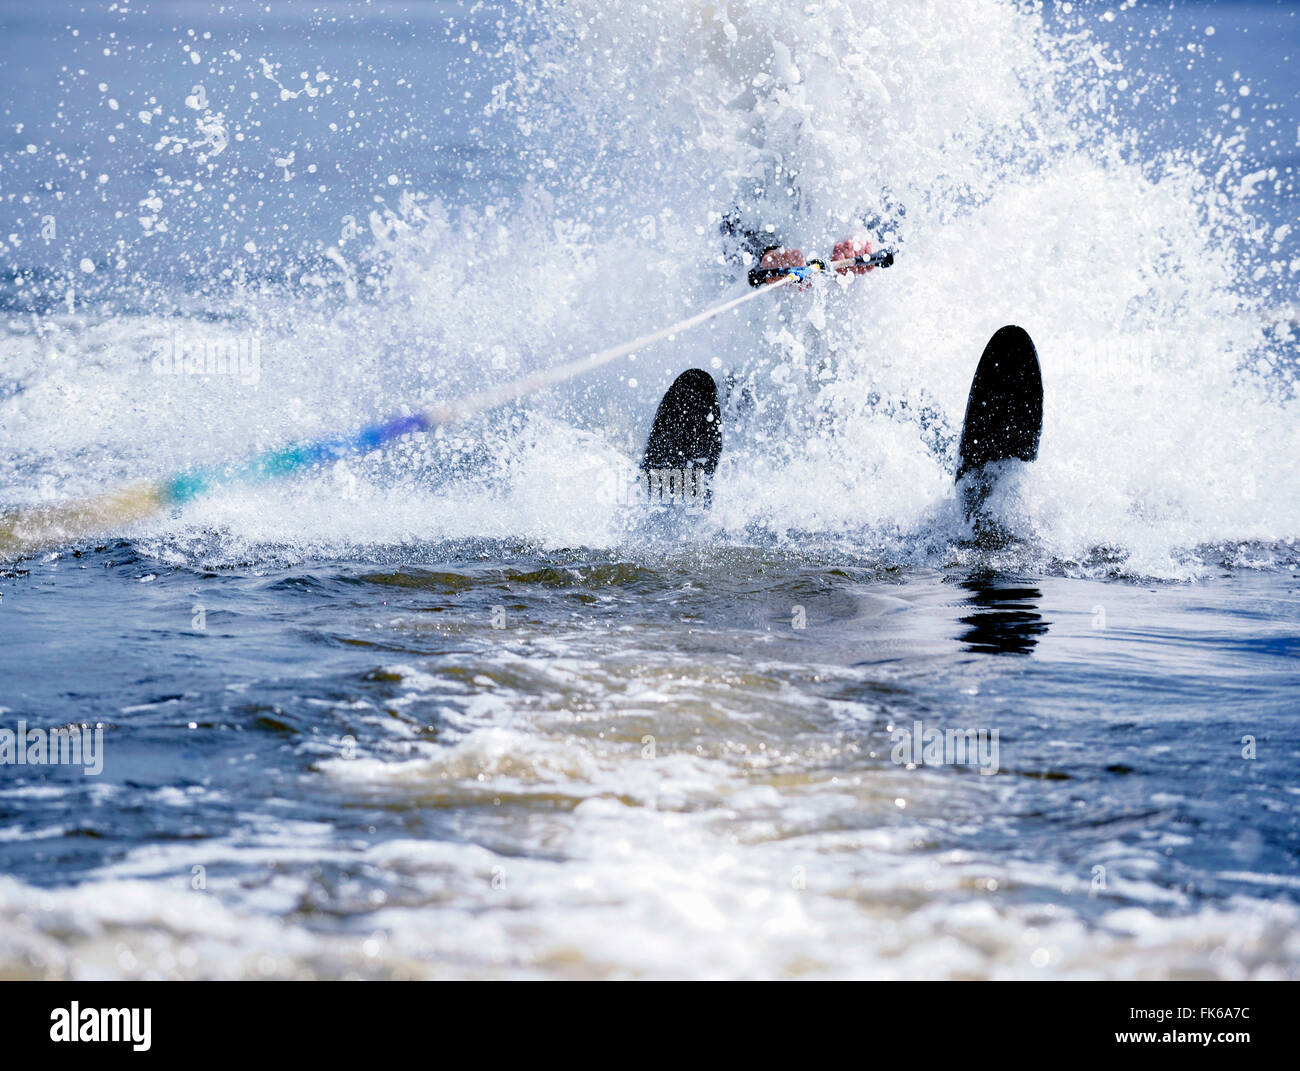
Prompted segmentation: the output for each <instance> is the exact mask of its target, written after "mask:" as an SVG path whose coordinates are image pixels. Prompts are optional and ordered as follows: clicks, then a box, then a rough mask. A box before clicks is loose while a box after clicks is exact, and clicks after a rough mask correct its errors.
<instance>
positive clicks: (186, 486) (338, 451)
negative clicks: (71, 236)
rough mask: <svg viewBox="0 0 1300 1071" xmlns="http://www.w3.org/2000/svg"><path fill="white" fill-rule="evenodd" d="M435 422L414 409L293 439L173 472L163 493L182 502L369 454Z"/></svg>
mask: <svg viewBox="0 0 1300 1071" xmlns="http://www.w3.org/2000/svg"><path fill="white" fill-rule="evenodd" d="M432 426H433V425H432V423H431V422H430V421H429V418H428V417H427V416H425V415H424V414H423V413H415V414H414V415H412V416H404V417H397V418H395V419H393V420H388V421H385V422H384V423H382V424H371V425H370V426H368V427H364V428H362V429H361V430H360V431H356V432H353V433H352V434H350V435H337V436H333V437H331V438H328V439H316V440H315V441H313V442H306V443H291V444H290V445H288V446H284V447H281V448H279V449H278V450H269V451H267V452H266V453H264V454H260V455H258V456H257V457H255V458H253V459H252V460H250V461H247V462H245V463H244V464H243V465H239V466H232V467H230V468H225V469H192V470H191V471H189V472H182V473H181V474H180V475H178V476H172V477H170V478H169V479H167V480H164V481H163V483H162V487H161V490H160V497H161V498H162V500H163V501H164V502H165V503H167V504H168V505H175V506H181V505H184V504H185V503H187V502H191V501H193V500H194V499H196V498H198V497H199V496H200V495H202V494H205V493H207V492H208V491H210V490H212V489H213V488H214V487H218V486H220V485H222V484H228V483H262V482H264V481H267V480H275V479H279V478H280V477H282V476H288V475H289V474H290V473H293V472H297V471H299V470H300V469H305V468H314V467H316V466H318V465H324V464H326V463H328V462H330V461H337V460H339V458H343V457H349V456H351V455H353V454H368V453H370V452H371V451H374V450H378V449H379V448H380V447H381V446H384V445H385V444H387V443H390V442H392V441H393V440H394V439H400V438H402V437H403V436H405V435H413V434H414V433H415V432H418V431H428V430H429V429H430V428H431V427H432Z"/></svg>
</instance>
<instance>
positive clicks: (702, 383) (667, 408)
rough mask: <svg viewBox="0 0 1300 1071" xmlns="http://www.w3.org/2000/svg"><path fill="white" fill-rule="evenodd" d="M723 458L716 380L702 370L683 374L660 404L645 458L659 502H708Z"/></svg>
mask: <svg viewBox="0 0 1300 1071" xmlns="http://www.w3.org/2000/svg"><path fill="white" fill-rule="evenodd" d="M721 455H722V410H721V408H720V407H719V405H718V387H717V384H716V383H714V381H713V377H712V376H711V375H709V373H708V372H705V371H704V370H703V369H700V368H691V369H689V370H687V371H685V372H683V373H682V374H681V375H680V376H678V377H677V378H676V379H675V380H674V381H673V385H672V386H671V387H669V388H668V393H667V394H665V395H664V396H663V400H662V401H661V402H660V403H659V409H658V410H657V411H656V412H655V419H654V424H653V425H651V427H650V437H649V438H648V439H647V440H646V444H645V454H644V455H643V456H642V458H641V472H642V475H643V477H644V480H643V482H644V485H645V487H646V489H647V494H648V497H649V500H650V501H651V502H653V503H657V502H671V501H674V500H677V499H682V500H684V501H687V502H690V501H692V500H694V501H696V502H699V501H701V500H702V501H703V502H704V503H707V502H708V501H709V499H710V497H711V495H712V487H711V482H712V478H713V473H714V471H715V470H716V469H717V467H718V458H719V457H720V456H721Z"/></svg>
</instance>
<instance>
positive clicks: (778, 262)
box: [758, 246, 807, 286]
mask: <svg viewBox="0 0 1300 1071" xmlns="http://www.w3.org/2000/svg"><path fill="white" fill-rule="evenodd" d="M806 263H807V261H806V260H804V259H803V251H802V250H800V249H786V248H785V247H784V246H779V247H777V248H776V249H769V250H768V251H767V252H766V253H764V254H763V259H762V260H760V261H759V262H758V266H759V267H760V268H802V267H803V266H804V265H805V264H806ZM782 278H783V276H780V275H774V276H773V277H772V278H770V279H765V280H764V281H763V285H764V286H767V285H768V284H769V283H778V282H780V281H781V279H782Z"/></svg>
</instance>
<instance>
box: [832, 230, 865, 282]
mask: <svg viewBox="0 0 1300 1071" xmlns="http://www.w3.org/2000/svg"><path fill="white" fill-rule="evenodd" d="M869 256H871V243H870V242H863V243H862V245H861V246H858V245H855V244H854V242H853V240H852V239H850V238H845V239H844V241H842V242H836V243H835V249H834V251H833V252H832V253H831V260H848V259H850V258H851V257H869ZM835 270H836V271H837V272H839V273H840V274H841V275H847V274H848V273H849V272H852V273H853V274H854V275H866V274H867V272H869V271H873V270H874V269H873V268H868V267H867V266H866V265H865V264H856V265H854V266H853V267H851V268H836V269H835Z"/></svg>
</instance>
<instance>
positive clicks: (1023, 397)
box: [957, 326, 1043, 519]
mask: <svg viewBox="0 0 1300 1071" xmlns="http://www.w3.org/2000/svg"><path fill="white" fill-rule="evenodd" d="M1042 430H1043V377H1042V373H1041V371H1040V370H1039V367H1038V353H1037V351H1036V350H1035V349H1034V343H1033V341H1032V340H1031V339H1030V337H1029V335H1028V333H1027V332H1026V331H1025V330H1024V328H1022V327H1015V326H1007V327H1003V328H1000V329H999V330H998V331H997V332H996V333H994V335H993V337H992V338H991V339H989V344H988V345H987V346H985V347H984V354H983V356H982V357H980V363H979V366H978V367H977V368H976V369H975V378H974V380H973V381H972V382H971V387H970V398H969V399H968V401H967V402H966V419H965V421H964V422H963V424H962V429H961V443H960V445H959V446H958V448H957V458H958V460H957V483H958V486H959V487H960V488H961V492H962V498H963V501H964V505H965V507H966V514H967V516H968V517H971V518H973V519H976V518H978V516H979V514H980V512H981V508H982V506H983V504H984V501H985V499H987V498H988V496H989V492H990V491H992V489H993V484H994V482H995V479H996V474H995V473H994V472H992V471H990V469H989V466H991V465H995V464H996V463H997V462H999V461H1007V460H1010V459H1012V458H1018V459H1019V460H1021V461H1033V460H1034V458H1036V457H1037V456H1038V438H1039V435H1040V434H1041V432H1042Z"/></svg>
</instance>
